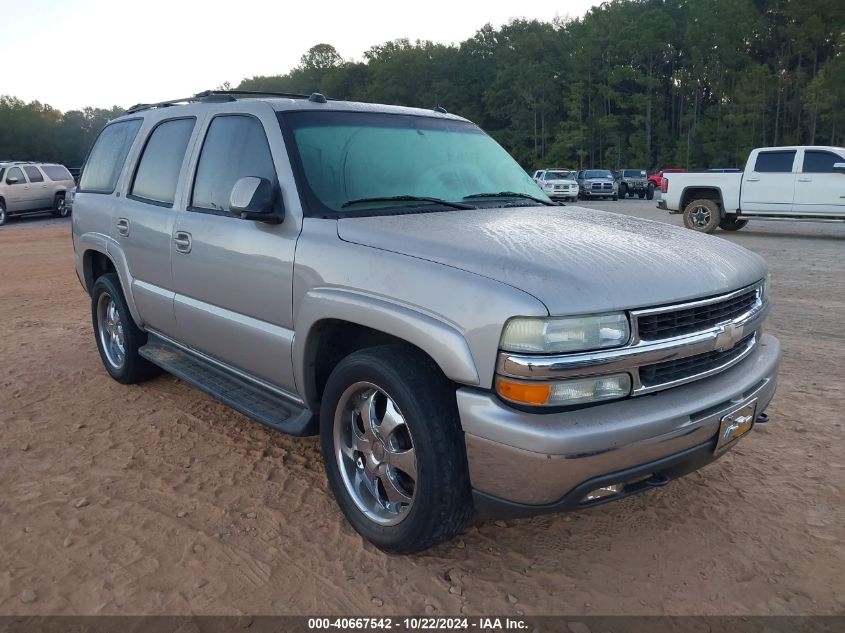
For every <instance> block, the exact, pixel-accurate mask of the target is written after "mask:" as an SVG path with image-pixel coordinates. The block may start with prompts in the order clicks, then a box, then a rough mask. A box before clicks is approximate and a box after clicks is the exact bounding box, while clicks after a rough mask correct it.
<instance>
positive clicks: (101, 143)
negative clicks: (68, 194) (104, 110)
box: [79, 119, 142, 193]
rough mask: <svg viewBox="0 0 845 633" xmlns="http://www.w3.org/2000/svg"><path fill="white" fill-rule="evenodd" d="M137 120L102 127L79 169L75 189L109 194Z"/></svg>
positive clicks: (131, 139) (133, 137) (124, 159)
mask: <svg viewBox="0 0 845 633" xmlns="http://www.w3.org/2000/svg"><path fill="white" fill-rule="evenodd" d="M141 123H142V120H141V119H130V120H128V121H118V122H117V123H111V124H110V125H107V126H106V127H105V128H103V131H102V132H100V136H98V137H97V140H96V141H95V142H94V147H93V148H92V149H91V153H90V154H89V156H88V160H87V161H86V163H85V167H83V170H82V179H81V180H80V182H79V190H80V191H82V192H88V193H112V192H114V188H115V187H116V186H117V179H118V177H119V176H120V171H121V169H123V163H124V162H125V161H126V156H127V154H129V148H130V147H132V143H133V141H134V140H135V137H136V136H137V135H138V130H139V129H140V128H141Z"/></svg>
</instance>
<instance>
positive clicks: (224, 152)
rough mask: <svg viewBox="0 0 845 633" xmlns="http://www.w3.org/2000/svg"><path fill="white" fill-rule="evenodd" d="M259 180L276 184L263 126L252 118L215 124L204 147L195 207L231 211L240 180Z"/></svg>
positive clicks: (218, 119)
mask: <svg viewBox="0 0 845 633" xmlns="http://www.w3.org/2000/svg"><path fill="white" fill-rule="evenodd" d="M247 176H256V177H258V178H266V179H267V180H269V181H270V182H271V183H273V184H274V185H275V184H276V169H275V167H274V166H273V158H272V156H271V155H270V145H269V144H268V143H267V135H266V134H265V133H264V126H263V125H261V122H260V121H259V120H258V119H256V118H254V117H251V116H245V115H221V116H218V117H216V118H215V119H214V120H212V122H211V125H209V126H208V133H207V134H206V136H205V141H204V142H203V145H202V152H201V153H200V158H199V163H198V164H197V175H196V178H195V179H194V192H193V196H192V198H191V206H192V207H193V208H196V209H207V210H210V211H228V210H229V195H230V194H231V193H232V187H234V186H235V182H237V181H238V179H239V178H245V177H247Z"/></svg>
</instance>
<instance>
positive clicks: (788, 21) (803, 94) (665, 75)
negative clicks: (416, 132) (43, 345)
mask: <svg viewBox="0 0 845 633" xmlns="http://www.w3.org/2000/svg"><path fill="white" fill-rule="evenodd" d="M227 87H228V85H227ZM237 87H238V88H240V89H245V90H267V91H276V92H292V93H304V94H309V93H311V92H314V91H317V92H321V93H323V94H325V95H326V96H328V97H330V98H338V99H351V100H356V101H371V102H380V103H391V104H399V105H409V106H418V107H433V106H435V105H441V106H443V107H445V108H446V109H447V110H449V111H450V112H454V113H456V114H460V115H463V116H465V117H467V118H469V119H471V120H473V121H475V122H476V123H478V124H479V125H481V127H483V128H484V129H485V130H487V131H488V132H489V133H490V134H491V135H492V136H493V137H494V138H496V139H497V140H498V141H499V142H500V143H502V145H504V147H505V148H506V149H507V150H508V151H510V152H511V154H512V155H513V156H514V158H516V159H517V161H519V163H520V164H521V165H523V166H524V167H525V168H526V169H533V168H537V167H543V166H553V165H554V166H561V167H578V168H590V167H607V168H621V167H643V168H657V167H661V166H682V167H687V168H691V169H695V168H706V167H733V166H741V165H742V164H743V163H744V160H745V157H746V156H747V153H748V151H749V150H750V149H751V148H753V147H757V146H767V145H788V144H828V145H845V2H843V1H842V0H612V1H610V2H605V3H604V4H602V5H600V6H598V7H595V8H593V9H591V10H590V11H588V12H587V13H586V14H585V15H584V16H583V17H579V18H574V19H557V20H555V21H554V22H551V23H548V22H541V21H536V20H513V21H511V22H510V23H508V24H506V25H504V26H502V27H500V28H494V27H493V26H491V25H489V24H488V25H485V26H483V27H482V28H481V29H479V30H478V31H477V32H476V33H475V35H473V36H472V37H471V38H469V39H467V40H465V41H463V42H460V43H459V44H453V45H446V44H438V43H434V42H431V41H416V42H410V41H408V40H405V39H398V40H394V41H391V42H385V43H382V44H378V45H376V46H373V47H372V48H370V49H369V50H368V51H366V52H365V53H364V56H363V60H360V61H354V60H345V59H343V58H342V57H341V56H340V55H339V54H338V52H337V51H336V50H335V48H334V47H333V46H331V45H330V44H318V45H316V46H314V47H312V48H311V49H309V50H308V51H307V52H306V53H305V54H304V55H303V56H302V59H301V61H300V64H299V65H298V66H297V67H296V68H294V69H292V70H291V71H290V72H288V73H286V74H283V75H278V76H256V77H252V78H250V79H244V80H243V81H242V82H241V83H240V84H239V85H238V86H237ZM116 112H117V109H112V110H93V109H86V110H85V111H84V112H68V113H65V114H64V115H62V114H61V113H59V112H57V111H55V110H53V109H52V108H50V107H49V106H44V105H41V104H38V103H32V104H23V103H22V102H20V101H18V100H15V99H12V98H9V97H4V98H2V99H0V157H3V158H5V157H21V156H27V155H32V156H37V157H39V158H43V159H52V160H62V161H63V162H66V163H68V164H79V163H80V162H81V160H82V159H83V157H84V154H85V151H86V150H87V147H88V145H89V144H90V142H91V140H92V138H93V136H94V135H95V134H96V131H97V130H98V129H99V127H101V126H102V124H103V123H104V122H105V120H107V119H108V118H109V117H111V116H114V115H115V113H116ZM18 126H22V127H18Z"/></svg>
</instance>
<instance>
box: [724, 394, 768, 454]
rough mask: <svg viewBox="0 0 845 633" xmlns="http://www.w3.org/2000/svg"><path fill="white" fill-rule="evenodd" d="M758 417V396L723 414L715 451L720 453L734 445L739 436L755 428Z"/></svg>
mask: <svg viewBox="0 0 845 633" xmlns="http://www.w3.org/2000/svg"><path fill="white" fill-rule="evenodd" d="M756 419H757V399H756V398H755V399H754V400H751V401H750V402H746V403H745V404H743V405H742V406H741V407H738V408H736V409H734V410H733V411H731V412H730V413H728V414H726V415H724V416H722V419H721V420H720V422H719V435H718V436H717V438H716V449H715V451H714V452H715V453H716V454H717V455H718V454H719V453H722V452H723V451H726V450H727V449H729V448H730V447H731V446H733V445H734V443H735V442H736V441H737V440H738V439H739V438H741V437H742V436H743V435H745V434H746V433H748V432H749V431H751V429H753V428H754V421H755V420H756Z"/></svg>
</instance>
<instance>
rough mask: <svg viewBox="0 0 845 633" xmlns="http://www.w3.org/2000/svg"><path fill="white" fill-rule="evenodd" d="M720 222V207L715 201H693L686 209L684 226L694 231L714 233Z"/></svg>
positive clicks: (702, 199)
mask: <svg viewBox="0 0 845 633" xmlns="http://www.w3.org/2000/svg"><path fill="white" fill-rule="evenodd" d="M720 220H721V215H720V213H719V205H718V204H716V202H715V201H713V200H707V199H704V198H701V199H699V200H693V201H692V202H690V203H689V204H688V205H687V206H686V208H685V209H684V226H685V227H687V228H688V229H692V230H693V231H698V232H700V233H712V232H713V231H714V230H715V229H716V227H717V226H719V221H720Z"/></svg>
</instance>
